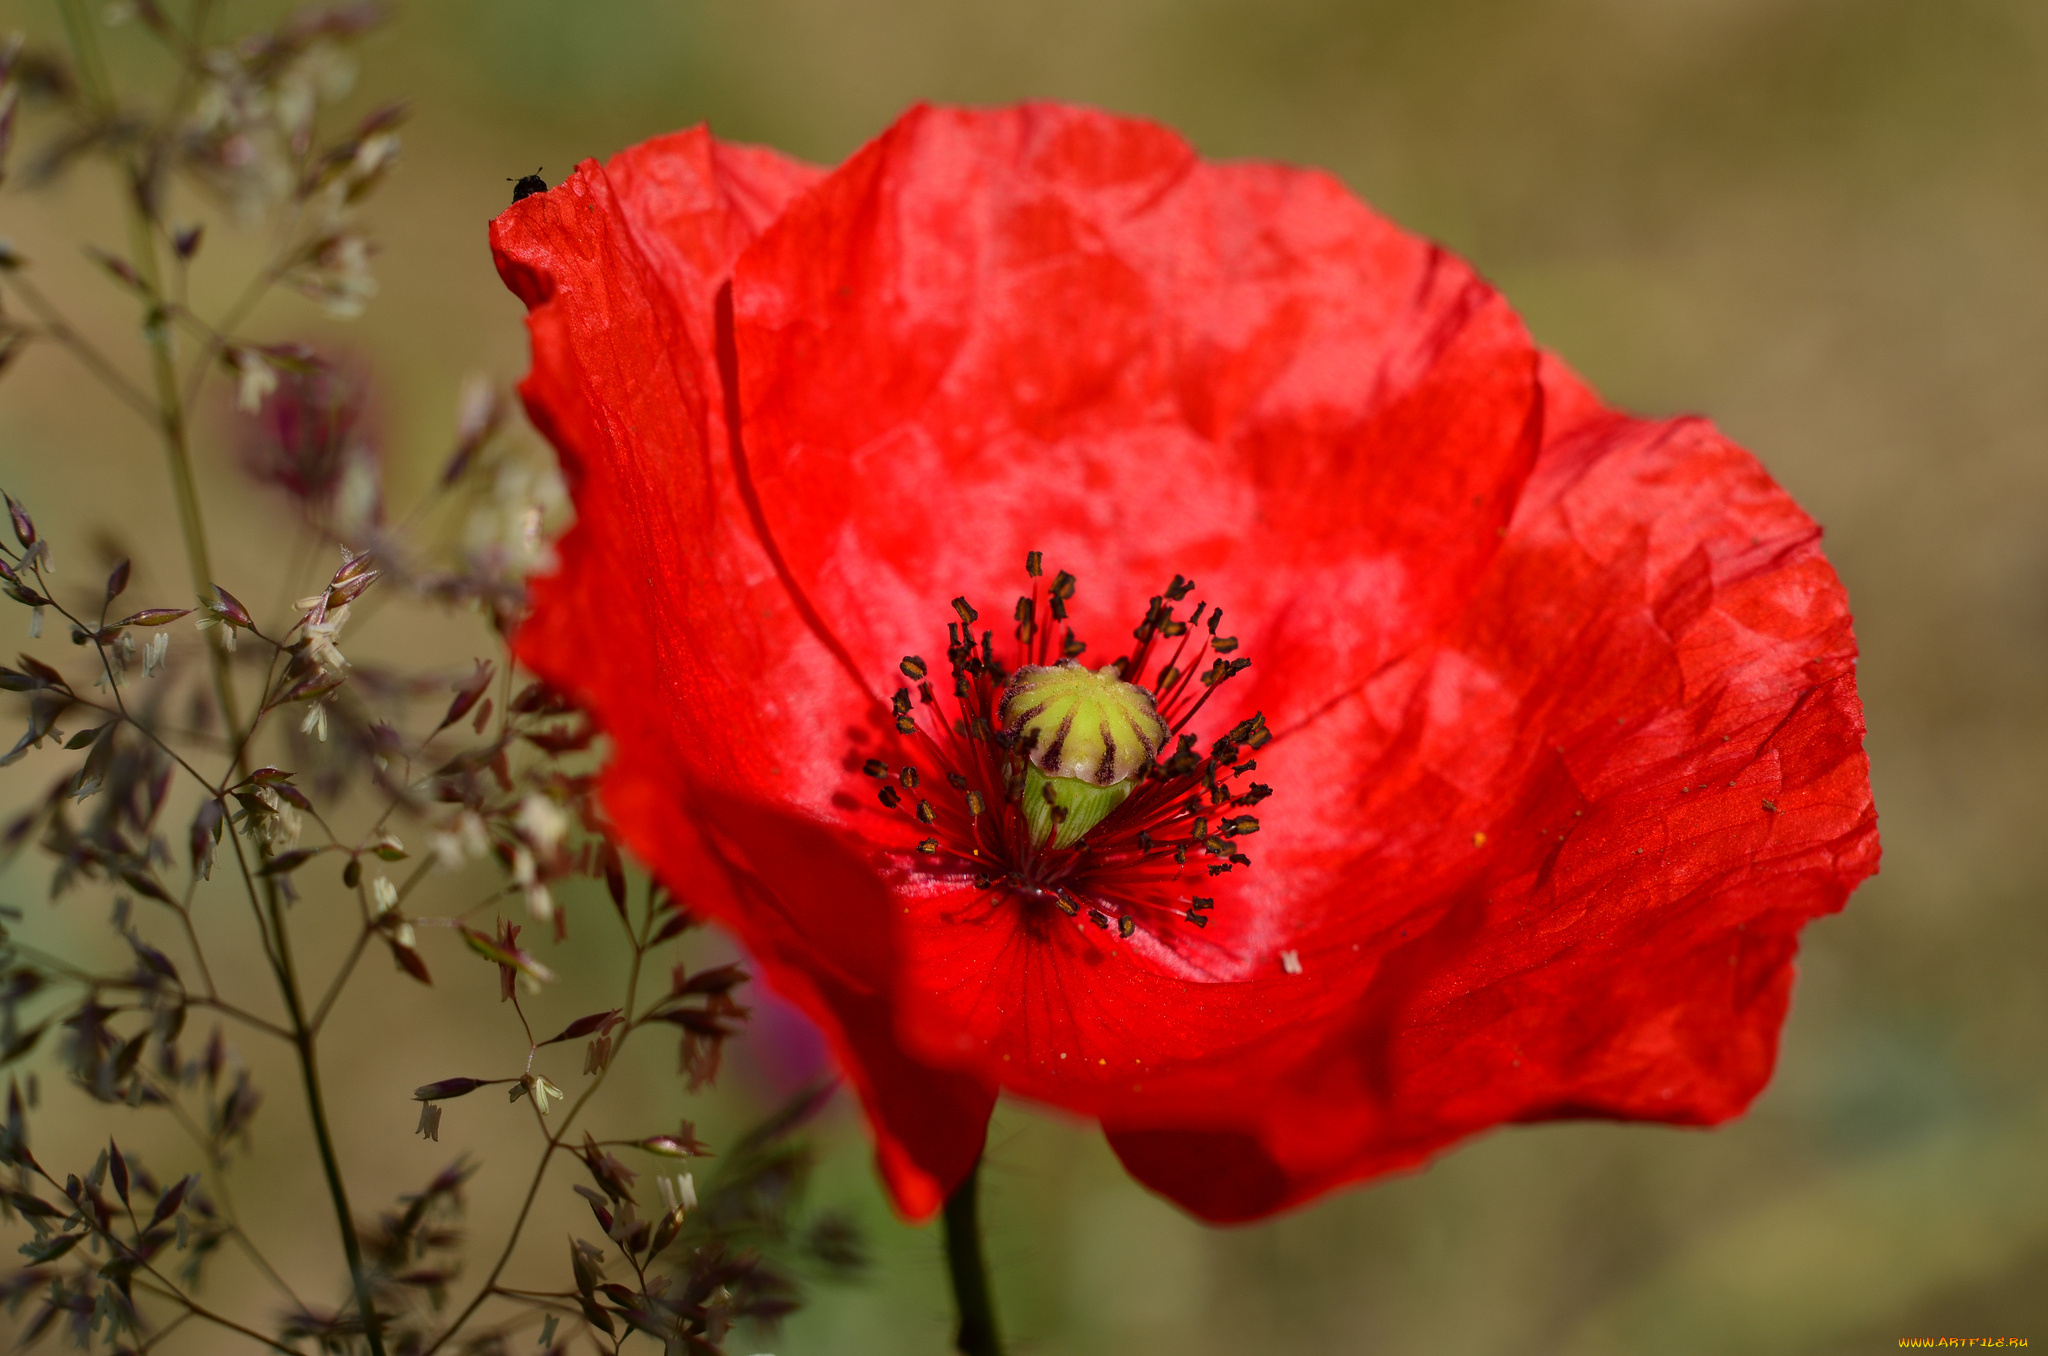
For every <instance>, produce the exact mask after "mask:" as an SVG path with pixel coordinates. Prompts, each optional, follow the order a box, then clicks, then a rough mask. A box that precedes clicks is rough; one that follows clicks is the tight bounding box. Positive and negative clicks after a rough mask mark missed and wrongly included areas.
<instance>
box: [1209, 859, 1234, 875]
mask: <svg viewBox="0 0 2048 1356" xmlns="http://www.w3.org/2000/svg"><path fill="white" fill-rule="evenodd" d="M1229 870H1230V863H1228V862H1225V863H1224V864H1223V865H1222V866H1212V867H1210V868H1209V874H1210V875H1211V876H1220V875H1223V874H1224V873H1225V872H1227V871H1229Z"/></svg>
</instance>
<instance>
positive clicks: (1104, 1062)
mask: <svg viewBox="0 0 2048 1356" xmlns="http://www.w3.org/2000/svg"><path fill="white" fill-rule="evenodd" d="M1095 1062H1096V1063H1097V1064H1107V1063H1109V1061H1108V1060H1106V1059H1099V1060H1097V1061H1095Z"/></svg>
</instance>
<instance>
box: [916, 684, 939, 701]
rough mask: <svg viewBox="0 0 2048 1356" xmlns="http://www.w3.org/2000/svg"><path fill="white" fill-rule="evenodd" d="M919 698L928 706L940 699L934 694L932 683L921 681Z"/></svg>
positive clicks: (918, 687) (918, 692)
mask: <svg viewBox="0 0 2048 1356" xmlns="http://www.w3.org/2000/svg"><path fill="white" fill-rule="evenodd" d="M917 699H918V700H919V701H921V702H923V703H924V704H925V705H926V706H930V705H931V704H932V703H933V702H936V701H937V700H938V698H937V697H934V696H933V695H932V685H931V684H930V683H919V684H918V685H917Z"/></svg>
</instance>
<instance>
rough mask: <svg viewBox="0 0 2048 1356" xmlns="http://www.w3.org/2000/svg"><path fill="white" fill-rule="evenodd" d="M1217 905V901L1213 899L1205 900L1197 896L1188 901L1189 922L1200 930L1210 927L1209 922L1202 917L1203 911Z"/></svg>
mask: <svg viewBox="0 0 2048 1356" xmlns="http://www.w3.org/2000/svg"><path fill="white" fill-rule="evenodd" d="M1215 904H1216V901H1215V900H1213V899H1203V898H1202V897H1201V896H1200V895H1196V896H1195V897H1194V898H1193V899H1191V900H1189V901H1188V912H1187V920H1188V921H1189V922H1190V923H1193V924H1194V925H1195V926H1196V927H1198V928H1205V927H1208V926H1209V920H1208V919H1206V918H1204V917H1203V916H1202V910H1204V909H1208V908H1214V907H1215Z"/></svg>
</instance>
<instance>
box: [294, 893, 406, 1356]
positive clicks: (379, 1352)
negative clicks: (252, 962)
mask: <svg viewBox="0 0 2048 1356" xmlns="http://www.w3.org/2000/svg"><path fill="white" fill-rule="evenodd" d="M265 884H266V885H267V886H268V887H269V888H268V889H267V891H266V893H267V894H268V896H269V899H268V901H267V902H268V904H269V906H270V930H271V932H272V933H273V934H274V935H275V936H276V938H277V956H278V970H279V978H280V980H281V981H282V982H281V983H280V985H279V987H280V988H281V989H283V990H284V1000H285V1005H286V1007H287V1008H289V1009H290V1011H291V1019H292V1048H293V1050H294V1051H296V1052H297V1054H298V1057H299V1076H300V1077H301V1078H302V1079H303V1080H304V1081H305V1084H306V1109H307V1110H308V1111H309V1112H310V1113H311V1114H312V1117H313V1137H314V1138H315V1139H316V1140H318V1141H319V1144H320V1168H321V1170H322V1171H323V1172H324V1173H326V1175H327V1193H328V1195H329V1196H331V1197H332V1198H333V1200H334V1215H335V1219H336V1220H337V1221H338V1222H339V1224H340V1226H341V1246H342V1251H343V1252H345V1253H347V1255H348V1273H349V1276H350V1278H351V1279H352V1280H353V1281H354V1282H355V1291H356V1309H357V1312H359V1313H360V1314H361V1315H362V1317H363V1335H364V1336H365V1337H367V1338H368V1339H369V1343H370V1351H371V1353H372V1356H384V1334H383V1332H382V1330H381V1329H380V1327H379V1325H378V1323H377V1308H376V1305H375V1303H374V1302H373V1301H372V1298H371V1295H370V1278H369V1275H368V1273H367V1272H365V1271H364V1270H363V1248H362V1244H361V1242H360V1241H358V1240H357V1238H356V1224H355V1218H356V1217H355V1212H354V1211H352V1210H351V1209H350V1208H349V1203H348V1188H347V1186H346V1185H344V1184H343V1182H342V1180H341V1162H340V1160H339V1159H338V1158H337V1157H336V1156H335V1152H334V1135H333V1133H332V1132H331V1131H330V1130H329V1129H328V1128H327V1105H326V1100H325V1099H324V1098H323V1097H322V1096H321V1094H320V1066H319V1063H318V1061H317V1060H316V1059H315V1058H314V1054H313V1029H312V1027H311V1026H310V1025H308V1024H307V1021H306V1011H305V1005H304V1004H303V1003H302V1002H301V1001H300V999H299V980H298V973H297V971H296V970H295V969H294V968H293V966H292V947H291V939H290V937H289V935H288V934H287V933H286V931H285V925H284V908H283V905H282V903H281V902H280V900H279V899H278V892H277V887H276V885H275V884H274V883H272V882H269V881H266V882H265Z"/></svg>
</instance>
